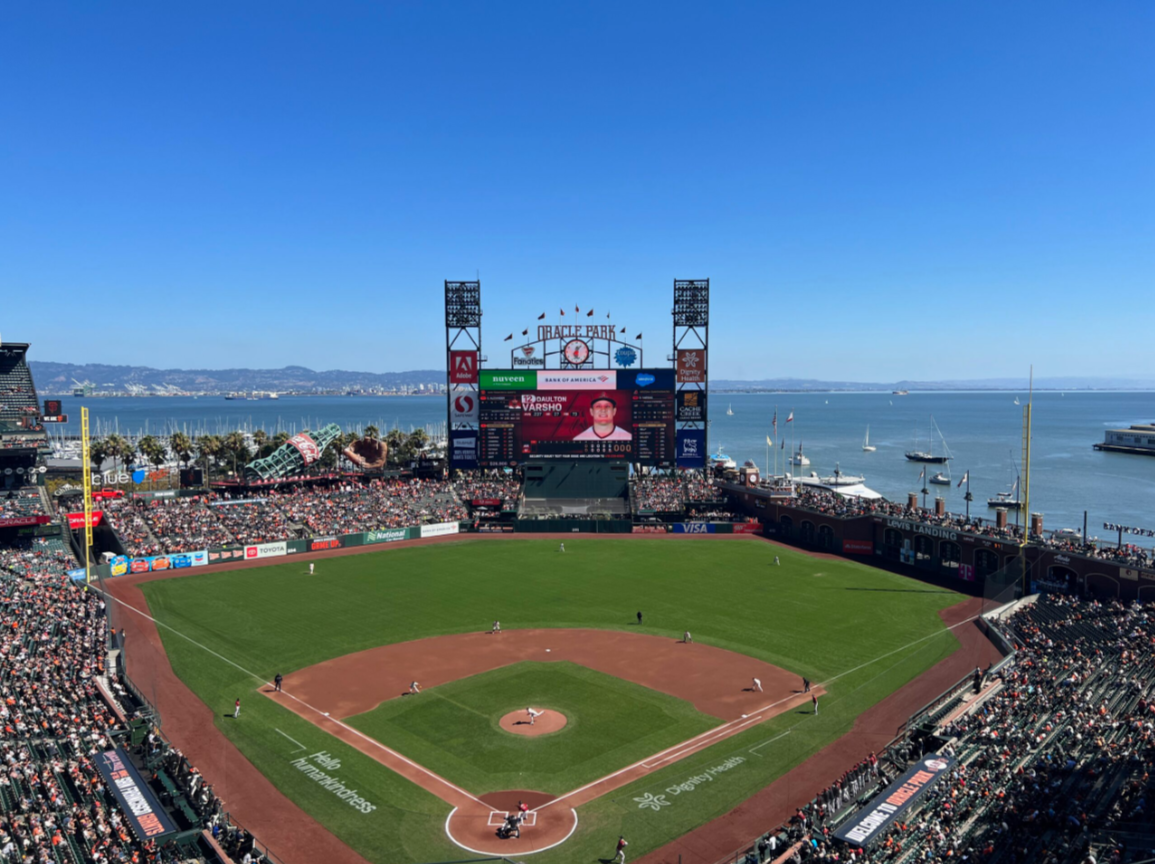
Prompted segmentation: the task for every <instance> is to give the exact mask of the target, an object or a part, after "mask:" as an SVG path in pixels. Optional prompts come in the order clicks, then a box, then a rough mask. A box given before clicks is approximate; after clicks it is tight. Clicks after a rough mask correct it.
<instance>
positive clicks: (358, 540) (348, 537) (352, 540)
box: [341, 531, 365, 546]
mask: <svg viewBox="0 0 1155 864" xmlns="http://www.w3.org/2000/svg"><path fill="white" fill-rule="evenodd" d="M341 545H342V546H364V545H365V535H364V534H362V533H361V532H360V531H358V532H357V533H356V534H345V535H342V537H341Z"/></svg>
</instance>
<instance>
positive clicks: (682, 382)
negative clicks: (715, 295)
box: [669, 279, 710, 455]
mask: <svg viewBox="0 0 1155 864" xmlns="http://www.w3.org/2000/svg"><path fill="white" fill-rule="evenodd" d="M673 316H674V353H673V354H671V355H670V357H669V359H670V361H671V362H672V363H673V364H674V368H675V370H676V377H675V381H676V382H677V383H676V384H675V387H676V390H677V392H676V393H675V398H677V399H678V400H679V404H681V402H682V400H683V399H684V398H685V397H684V394H685V393H686V392H693V391H697V394H696V395H697V397H698V398H699V399H700V400H701V402H700V404H702V405H704V406H705V408H706V414H705V416H706V417H709V410H710V409H709V405H707V404H706V400H707V399H708V398H709V396H708V393H707V390H708V389H709V380H710V368H709V362H708V361H709V357H710V352H709V348H710V280H709V279H675V280H674V309H673ZM709 428H710V424H709V421H708V420H680V421H679V422H678V424H677V429H678V432H679V433H682V432H684V431H688V430H701V431H702V436H703V441H704V447H705V451H706V452H705V454H703V455H706V454H708V453H709V452H710V440H709V437H710V432H709Z"/></svg>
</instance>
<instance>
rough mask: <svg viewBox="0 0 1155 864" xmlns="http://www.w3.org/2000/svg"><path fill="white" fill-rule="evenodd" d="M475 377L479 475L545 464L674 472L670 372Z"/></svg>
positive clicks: (494, 373)
mask: <svg viewBox="0 0 1155 864" xmlns="http://www.w3.org/2000/svg"><path fill="white" fill-rule="evenodd" d="M479 377H480V384H479V386H480V390H479V393H478V396H479V406H478V419H479V427H480V435H479V439H478V442H477V443H478V453H477V463H478V465H479V466H480V467H483V468H487V467H501V466H513V465H518V464H522V463H524V462H527V461H530V460H534V459H551V458H556V459H616V460H622V461H628V462H637V463H641V464H643V465H653V466H657V467H669V466H672V465H673V464H674V461H675V458H676V450H675V444H676V437H675V399H674V372H673V370H672V369H642V370H638V371H633V370H630V371H626V370H620V369H619V370H608V369H607V370H586V369H570V370H567V369H558V370H548V371H547V370H537V371H533V370H520V369H519V370H508V371H506V370H482V371H481V372H480V375H479Z"/></svg>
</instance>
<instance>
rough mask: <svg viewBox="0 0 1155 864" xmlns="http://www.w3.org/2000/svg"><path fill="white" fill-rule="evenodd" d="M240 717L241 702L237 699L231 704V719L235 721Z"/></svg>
mask: <svg viewBox="0 0 1155 864" xmlns="http://www.w3.org/2000/svg"><path fill="white" fill-rule="evenodd" d="M240 716H241V700H240V699H238V700H237V701H236V702H234V703H233V719H234V720H236V719H237V718H238V717H240Z"/></svg>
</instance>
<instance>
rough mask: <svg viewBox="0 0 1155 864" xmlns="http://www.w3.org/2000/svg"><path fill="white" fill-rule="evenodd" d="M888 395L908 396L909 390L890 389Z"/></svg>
mask: <svg viewBox="0 0 1155 864" xmlns="http://www.w3.org/2000/svg"><path fill="white" fill-rule="evenodd" d="M890 395H891V396H909V395H910V391H909V390H891V391H890Z"/></svg>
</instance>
